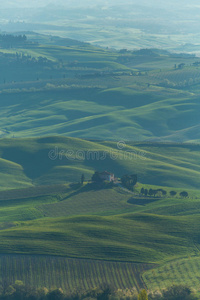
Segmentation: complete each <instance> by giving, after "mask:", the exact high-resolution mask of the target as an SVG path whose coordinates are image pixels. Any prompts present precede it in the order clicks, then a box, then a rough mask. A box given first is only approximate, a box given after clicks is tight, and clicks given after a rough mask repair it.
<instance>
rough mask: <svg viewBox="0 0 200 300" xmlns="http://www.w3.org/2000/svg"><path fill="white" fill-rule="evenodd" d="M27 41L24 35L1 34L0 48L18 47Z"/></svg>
mask: <svg viewBox="0 0 200 300" xmlns="http://www.w3.org/2000/svg"><path fill="white" fill-rule="evenodd" d="M26 41H27V37H26V35H25V34H24V35H12V34H1V35H0V46H1V47H4V48H13V47H15V46H18V45H23V44H25V43H26Z"/></svg>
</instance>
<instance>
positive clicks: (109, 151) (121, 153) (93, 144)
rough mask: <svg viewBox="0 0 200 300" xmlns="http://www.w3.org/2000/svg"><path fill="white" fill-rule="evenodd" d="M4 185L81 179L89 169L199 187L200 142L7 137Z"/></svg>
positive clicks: (1, 150)
mask: <svg viewBox="0 0 200 300" xmlns="http://www.w3.org/2000/svg"><path fill="white" fill-rule="evenodd" d="M0 154H1V159H0V168H1V172H0V178H1V189H4V190H6V189H12V188H22V187H31V186H35V185H54V184H63V183H66V182H79V181H80V177H81V174H82V173H84V174H85V176H86V179H87V180H90V179H91V176H92V174H93V173H94V171H95V170H99V171H103V170H109V171H112V172H114V173H115V175H116V176H117V177H121V176H122V175H124V174H127V173H136V174H138V180H139V182H141V183H145V184H154V185H161V186H171V187H175V188H199V178H200V169H199V145H193V144H185V145H184V144H159V143H158V144H151V143H135V144H134V143H129V144H128V143H127V144H124V142H122V143H116V142H102V141H87V140H82V139H77V138H65V137H59V136H58V137H42V138H28V139H17V138H11V139H8V138H5V139H1V143H0Z"/></svg>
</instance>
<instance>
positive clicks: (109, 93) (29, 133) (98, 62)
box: [0, 36, 200, 143]
mask: <svg viewBox="0 0 200 300" xmlns="http://www.w3.org/2000/svg"><path fill="white" fill-rule="evenodd" d="M32 38H33V37H32ZM37 38H38V41H39V42H40V44H34V43H28V44H25V45H24V47H23V48H20V47H16V48H14V47H13V48H9V49H3V48H1V49H0V66H1V68H2V69H3V70H4V72H3V73H2V74H1V75H0V119H1V121H0V136H2V137H3V136H5V137H18V138H24V137H38V136H45V135H51V136H52V135H62V136H72V137H78V138H84V139H101V140H102V139H103V140H121V139H123V140H127V141H133V140H134V141H144V140H145V141H158V142H160V141H161V142H163V141H165V142H166V141H167V142H188V141H190V142H195V143H197V142H199V141H200V137H199V123H198V119H199V112H200V108H199V93H200V91H199V88H198V85H199V82H200V71H199V66H198V64H197V65H195V63H196V62H198V58H197V57H193V56H187V55H185V56H184V55H175V54H171V53H169V52H167V51H165V52H164V51H162V50H156V49H153V50H146V52H145V51H144V52H142V51H127V52H126V53H121V52H118V51H114V50H113V51H112V50H108V49H107V50H106V49H102V48H98V47H94V46H91V45H90V44H86V43H78V42H77V43H74V41H71V40H67V41H66V42H65V40H62V39H58V40H57V44H56V41H54V42H52V41H50V39H49V38H48V37H45V36H38V37H37ZM46 39H47V40H48V39H49V40H48V43H49V44H46V43H47V41H46ZM33 40H34V39H33ZM60 43H63V45H60ZM70 43H71V44H70ZM64 44H66V45H64ZM181 64H185V65H184V67H182V68H181V67H179V65H181ZM175 65H176V68H175V67H174V66H175ZM30 68H31V72H30ZM7 116H9V119H8V118H7Z"/></svg>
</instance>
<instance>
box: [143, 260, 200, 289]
mask: <svg viewBox="0 0 200 300" xmlns="http://www.w3.org/2000/svg"><path fill="white" fill-rule="evenodd" d="M142 277H143V280H144V282H145V284H146V285H147V287H148V288H149V289H151V290H162V289H164V288H167V287H169V286H172V285H173V284H177V285H179V284H183V285H184V284H185V285H188V286H190V287H192V288H194V289H195V290H197V291H198V292H199V277H200V259H199V257H198V256H197V257H188V258H184V259H180V260H175V261H172V262H169V263H167V264H164V265H162V266H160V267H158V268H153V269H152V270H151V271H147V272H145V273H144V274H143V276H142Z"/></svg>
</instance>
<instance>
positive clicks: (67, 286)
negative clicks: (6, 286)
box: [0, 255, 152, 292]
mask: <svg viewBox="0 0 200 300" xmlns="http://www.w3.org/2000/svg"><path fill="white" fill-rule="evenodd" d="M151 267H152V266H151V265H148V264H146V265H145V264H143V265H142V264H133V263H118V262H104V261H94V260H86V259H70V258H62V257H53V256H49V257H44V256H29V255H1V256H0V270H1V274H0V278H1V280H2V281H3V282H7V283H10V284H12V283H14V282H15V281H16V280H21V281H22V282H24V283H25V284H27V285H29V286H33V287H34V288H38V287H46V288H48V289H52V288H58V287H61V288H62V289H63V290H64V291H65V292H74V291H76V289H77V288H78V290H79V291H80V290H89V289H91V288H95V287H97V286H100V285H101V284H104V283H109V284H111V285H112V286H113V287H114V288H116V289H118V288H121V289H126V288H133V287H134V288H136V289H137V290H140V289H141V288H143V287H144V283H143V281H142V279H141V276H140V273H141V272H144V271H145V270H148V269H149V268H151ZM47 274H48V275H47Z"/></svg>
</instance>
